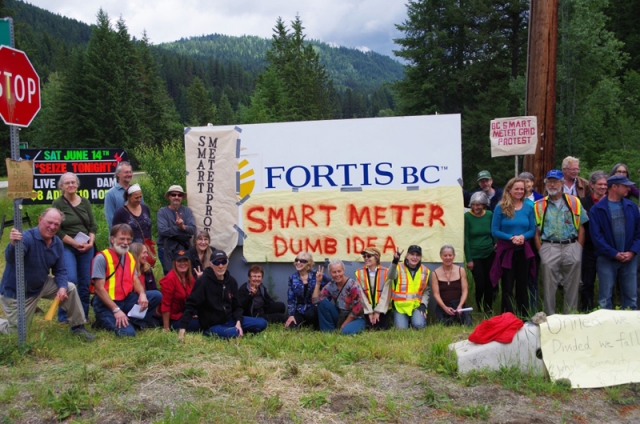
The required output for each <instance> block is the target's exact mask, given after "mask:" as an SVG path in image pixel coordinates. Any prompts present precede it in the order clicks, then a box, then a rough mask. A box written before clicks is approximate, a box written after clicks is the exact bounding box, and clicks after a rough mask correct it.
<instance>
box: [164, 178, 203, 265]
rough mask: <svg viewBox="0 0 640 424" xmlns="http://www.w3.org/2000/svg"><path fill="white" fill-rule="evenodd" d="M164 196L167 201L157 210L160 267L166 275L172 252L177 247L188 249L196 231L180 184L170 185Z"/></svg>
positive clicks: (191, 213)
mask: <svg viewBox="0 0 640 424" xmlns="http://www.w3.org/2000/svg"><path fill="white" fill-rule="evenodd" d="M164 197H165V198H166V199H167V200H168V201H169V206H165V207H163V208H161V209H160V210H159V211H158V245H159V246H162V247H163V248H164V258H163V259H162V269H163V271H164V274H165V275H167V273H168V272H169V271H171V260H172V255H173V252H174V251H176V250H178V249H184V250H189V247H191V238H192V237H193V235H194V234H195V233H196V221H195V219H194V218H193V212H191V209H189V208H188V207H187V206H183V205H182V201H183V200H184V199H186V198H187V193H185V192H184V190H183V189H182V187H181V186H179V185H172V186H171V187H169V189H168V190H167V192H166V193H165V194H164Z"/></svg>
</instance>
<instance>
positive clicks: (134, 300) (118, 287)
mask: <svg viewBox="0 0 640 424" xmlns="http://www.w3.org/2000/svg"><path fill="white" fill-rule="evenodd" d="M132 238H133V230H132V229H131V227H130V226H129V225H127V224H116V225H114V226H113V227H111V234H110V240H109V241H110V243H111V247H109V248H108V249H105V250H103V251H101V252H99V253H98V254H97V255H96V257H95V258H94V260H93V265H92V269H91V278H92V280H93V285H94V287H95V294H96V295H95V296H94V297H93V310H94V312H95V314H96V323H95V326H96V327H97V328H104V329H106V330H110V331H113V332H115V334H116V336H130V337H134V336H135V335H136V330H135V328H134V326H136V327H138V328H145V327H152V326H154V322H153V311H155V310H156V308H157V307H158V305H159V304H160V301H161V300H162V294H160V292H159V291H157V290H149V291H146V290H145V289H144V286H143V285H142V283H141V282H140V279H139V278H138V275H137V272H136V260H135V258H134V257H133V255H132V254H131V252H129V245H130V244H131V240H132ZM136 306H137V307H136ZM134 307H135V308H134ZM132 310H133V311H136V310H139V312H140V313H141V315H139V316H138V317H135V316H131V315H128V314H130V312H131V311H132ZM142 313H144V314H142ZM134 314H135V312H134Z"/></svg>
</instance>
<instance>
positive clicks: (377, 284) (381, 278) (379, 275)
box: [356, 265, 389, 309]
mask: <svg viewBox="0 0 640 424" xmlns="http://www.w3.org/2000/svg"><path fill="white" fill-rule="evenodd" d="M380 271H382V272H380ZM388 271H389V269H388V268H386V267H381V266H380V265H378V269H377V270H376V281H374V286H373V290H374V291H375V292H376V293H375V299H371V291H370V290H369V289H370V285H369V270H368V269H367V267H366V266H365V267H364V268H362V269H359V270H357V271H356V279H357V280H358V282H359V283H360V286H362V290H363V291H364V294H365V295H366V296H367V299H369V305H371V307H372V308H374V309H375V307H376V306H378V303H379V302H380V293H381V292H382V287H383V286H384V282H385V281H386V280H387V272H388Z"/></svg>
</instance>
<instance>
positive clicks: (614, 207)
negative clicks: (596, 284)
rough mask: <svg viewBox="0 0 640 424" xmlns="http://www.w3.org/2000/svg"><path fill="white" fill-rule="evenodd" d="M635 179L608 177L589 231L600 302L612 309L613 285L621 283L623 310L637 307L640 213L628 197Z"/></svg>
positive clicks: (595, 208) (595, 207)
mask: <svg viewBox="0 0 640 424" xmlns="http://www.w3.org/2000/svg"><path fill="white" fill-rule="evenodd" d="M632 185H633V182H631V181H629V179H628V178H627V177H626V176H625V175H613V176H611V177H609V178H607V186H608V187H609V191H608V192H607V195H606V196H605V197H604V198H603V199H602V200H600V201H599V202H598V203H596V204H595V205H593V207H592V208H591V211H590V212H589V216H590V218H591V221H590V222H591V223H590V224H589V230H590V232H591V239H592V240H593V244H594V246H595V250H596V255H597V256H598V259H597V269H598V280H599V281H600V289H599V295H598V297H599V303H600V307H601V308H603V309H612V308H613V303H612V301H611V298H612V297H613V287H614V285H615V283H616V280H617V281H619V282H620V291H621V294H622V309H627V308H629V309H631V310H636V309H637V306H638V305H637V302H638V287H637V280H636V276H637V260H638V258H637V254H638V251H640V213H638V206H637V205H636V204H635V203H633V202H632V201H631V200H629V199H627V198H626V196H627V194H628V193H629V188H630V187H631V186H632Z"/></svg>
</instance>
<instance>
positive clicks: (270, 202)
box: [243, 186, 464, 262]
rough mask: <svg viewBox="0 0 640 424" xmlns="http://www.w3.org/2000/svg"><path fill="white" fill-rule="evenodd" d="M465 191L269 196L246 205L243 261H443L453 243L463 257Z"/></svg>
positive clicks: (254, 197) (320, 192) (277, 193)
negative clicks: (369, 256) (414, 254)
mask: <svg viewBox="0 0 640 424" xmlns="http://www.w3.org/2000/svg"><path fill="white" fill-rule="evenodd" d="M461 203H462V191H461V190H460V187H459V186H457V187H456V186H453V187H434V188H429V189H422V190H415V191H406V190H393V189H390V190H383V189H378V190H376V189H372V190H363V191H361V192H358V193H357V195H354V193H350V192H340V191H325V190H318V191H309V192H304V193H292V192H290V191H272V192H262V193H257V194H254V195H252V196H251V198H250V199H249V200H248V201H247V202H245V203H244V205H243V213H244V215H243V224H244V227H243V231H244V233H245V234H246V235H247V238H246V240H245V241H244V256H245V258H246V259H247V260H248V261H250V262H252V261H265V260H267V261H282V260H287V259H292V258H294V257H295V255H296V254H297V253H299V252H300V251H307V252H310V253H312V254H313V255H314V256H315V255H319V256H320V257H322V256H323V255H324V256H325V257H339V258H343V259H345V260H357V259H359V257H360V253H361V252H362V250H364V248H366V247H377V248H378V249H380V250H381V251H382V254H383V256H387V257H388V258H389V260H390V259H391V256H393V253H394V252H395V250H396V248H400V249H405V250H406V248H407V247H408V246H409V245H412V244H417V245H419V246H422V248H423V261H426V262H436V261H439V260H440V256H439V249H440V247H441V246H442V245H443V244H451V245H453V246H454V247H455V248H456V249H459V250H458V251H459V252H462V244H463V238H464V221H463V210H462V208H461V207H460V205H461Z"/></svg>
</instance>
